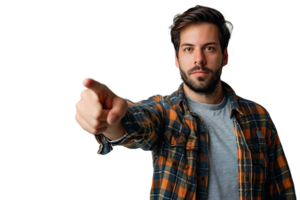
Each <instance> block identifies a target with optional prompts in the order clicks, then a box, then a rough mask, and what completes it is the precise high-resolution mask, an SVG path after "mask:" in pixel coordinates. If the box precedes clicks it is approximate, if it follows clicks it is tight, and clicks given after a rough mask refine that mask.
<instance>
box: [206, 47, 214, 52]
mask: <svg viewBox="0 0 300 200" xmlns="http://www.w3.org/2000/svg"><path fill="white" fill-rule="evenodd" d="M206 49H207V50H209V51H210V50H214V48H213V47H206Z"/></svg>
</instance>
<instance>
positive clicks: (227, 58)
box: [222, 48, 230, 67]
mask: <svg viewBox="0 0 300 200" xmlns="http://www.w3.org/2000/svg"><path fill="white" fill-rule="evenodd" d="M229 63H230V48H226V49H225V50H224V53H223V63H222V67H226V66H228V65H229Z"/></svg>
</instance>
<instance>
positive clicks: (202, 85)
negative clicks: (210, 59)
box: [179, 59, 223, 96]
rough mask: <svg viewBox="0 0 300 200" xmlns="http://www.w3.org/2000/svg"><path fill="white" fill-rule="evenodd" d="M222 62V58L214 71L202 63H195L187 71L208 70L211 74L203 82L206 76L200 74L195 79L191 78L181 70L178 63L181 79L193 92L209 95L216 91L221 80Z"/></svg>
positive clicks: (189, 72)
mask: <svg viewBox="0 0 300 200" xmlns="http://www.w3.org/2000/svg"><path fill="white" fill-rule="evenodd" d="M222 63H223V59H222V62H221V65H220V67H219V68H218V69H217V70H216V71H212V70H210V69H208V68H207V67H205V66H203V65H201V66H199V65H196V66H195V67H194V68H193V69H191V70H189V71H188V73H187V74H191V72H194V71H196V70H202V71H205V72H210V73H211V74H212V75H211V77H210V78H209V79H208V80H207V81H206V82H205V79H207V77H201V76H199V77H197V81H193V80H191V79H190V78H189V77H188V76H187V75H186V73H184V71H182V69H181V67H180V64H179V69H180V76H181V79H182V81H183V82H184V83H185V84H186V86H188V87H189V88H190V89H191V90H192V91H194V92H195V93H199V94H205V95H206V96H207V95H211V94H213V93H214V92H217V86H218V83H219V82H220V80H221V73H222ZM208 75H209V74H208Z"/></svg>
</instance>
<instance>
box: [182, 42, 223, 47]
mask: <svg viewBox="0 0 300 200" xmlns="http://www.w3.org/2000/svg"><path fill="white" fill-rule="evenodd" d="M207 45H216V46H218V44H217V43H215V42H208V43H205V44H203V45H202V46H207ZM183 46H195V45H193V44H190V43H183V44H182V45H181V46H180V47H183Z"/></svg>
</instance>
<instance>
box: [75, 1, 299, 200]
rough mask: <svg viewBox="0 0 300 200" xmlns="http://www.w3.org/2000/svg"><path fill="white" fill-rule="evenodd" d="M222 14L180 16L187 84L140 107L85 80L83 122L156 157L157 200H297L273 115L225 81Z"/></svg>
mask: <svg viewBox="0 0 300 200" xmlns="http://www.w3.org/2000/svg"><path fill="white" fill-rule="evenodd" d="M226 23H229V22H227V21H225V19H224V17H223V15H222V14H221V13H220V12H219V11H217V10H215V9H212V8H208V7H204V6H195V7H193V8H190V9H188V10H187V11H186V12H184V13H183V14H182V15H178V16H175V18H174V24H173V26H171V27H172V29H171V37H172V43H173V45H174V48H175V63H176V66H177V67H178V68H179V70H180V74H181V78H182V80H183V83H182V84H181V85H180V87H179V89H178V90H177V91H175V92H174V93H173V94H171V95H168V96H161V95H156V96H153V97H150V98H149V99H148V100H144V101H140V102H138V103H133V102H131V101H130V100H128V99H122V98H120V97H118V96H117V95H115V94H114V93H113V92H112V91H110V90H109V88H108V87H107V86H105V85H104V84H101V83H99V82H96V81H94V80H92V79H86V80H85V81H84V85H85V86H86V87H87V88H88V89H87V90H85V91H83V92H82V95H81V97H82V99H81V100H80V101H79V102H78V103H77V105H76V108H77V113H76V120H77V122H78V123H79V124H80V125H81V126H82V128H83V129H85V130H86V131H88V132H90V133H92V134H94V135H95V136H96V139H97V140H98V142H99V144H100V147H99V151H98V153H99V154H102V155H104V154H107V153H109V152H110V151H111V150H112V145H123V146H125V147H128V148H142V149H144V150H150V151H152V156H153V166H154V174H153V181H152V187H151V199H179V200H181V199H193V200H198V199H225V200H227V199H228V200H229V199H230V200H232V199H296V196H295V190H294V184H293V180H292V177H291V173H290V170H289V167H288V164H287V160H286V157H285V155H284V152H283V149H282V146H281V143H280V141H279V137H278V134H277V130H276V128H275V125H274V123H273V122H272V120H271V117H270V115H269V114H268V112H267V110H266V109H265V108H264V107H262V106H261V105H259V104H257V103H255V102H252V101H249V100H247V99H243V98H241V97H239V96H237V95H236V94H235V92H234V90H233V89H232V88H231V87H230V86H229V85H228V84H227V83H225V82H224V81H221V80H220V76H221V73H222V68H223V66H225V65H226V64H227V62H228V52H227V46H228V42H229V39H230V34H231V33H230V31H229V29H228V27H227V26H226Z"/></svg>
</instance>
